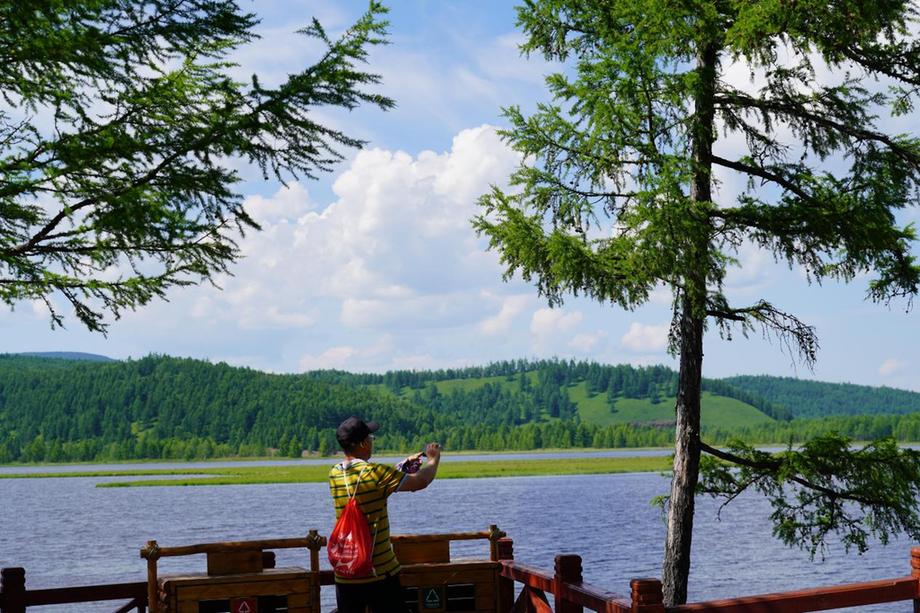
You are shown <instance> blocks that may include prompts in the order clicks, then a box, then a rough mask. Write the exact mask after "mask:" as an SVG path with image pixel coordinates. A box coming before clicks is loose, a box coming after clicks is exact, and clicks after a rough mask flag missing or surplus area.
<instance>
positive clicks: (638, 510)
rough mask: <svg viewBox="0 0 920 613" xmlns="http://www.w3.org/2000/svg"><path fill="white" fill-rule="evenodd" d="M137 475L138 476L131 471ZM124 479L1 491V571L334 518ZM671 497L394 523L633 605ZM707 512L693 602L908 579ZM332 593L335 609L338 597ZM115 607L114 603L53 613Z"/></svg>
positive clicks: (42, 483)
mask: <svg viewBox="0 0 920 613" xmlns="http://www.w3.org/2000/svg"><path fill="white" fill-rule="evenodd" d="M633 454H634V452H633ZM540 457H545V456H543V455H541V456H540ZM487 459H488V460H489V461H501V460H500V459H498V458H496V457H495V456H490V457H488V458H487ZM326 462H328V460H326ZM206 465H207V466H216V465H217V464H213V463H208V464H206ZM164 466H175V465H164ZM181 466H183V467H188V466H189V465H186V464H183V465H181ZM131 467H138V468H139V466H136V465H132V466H121V467H119V468H131ZM76 468H77V469H80V470H91V469H96V468H98V467H95V466H93V467H90V466H79V467H76ZM2 470H3V472H23V470H22V468H12V469H10V468H5V469H2ZM42 470H45V471H47V470H48V468H47V467H45V468H43V469H42ZM54 470H57V468H54ZM134 478H135V479H136V477H134ZM118 479H121V478H119V477H108V478H83V477H73V478H50V479H3V480H0V567H7V566H22V567H24V568H25V569H26V573H27V574H26V578H27V579H26V580H27V585H28V586H29V587H32V588H40V587H57V586H69V585H80V584H95V583H113V582H122V581H143V580H144V579H145V563H144V560H142V559H141V558H140V557H139V553H138V551H139V549H140V548H141V547H142V546H143V545H144V543H145V542H146V541H147V540H150V539H156V540H157V541H158V542H159V544H160V545H161V546H174V545H185V544H191V543H198V542H205V541H219V540H244V539H260V538H274V537H294V536H302V535H305V534H306V533H307V531H308V530H309V529H311V528H315V529H318V530H319V532H320V533H321V534H324V535H328V534H329V531H330V530H331V528H332V524H333V519H334V515H333V511H332V505H331V503H330V501H329V492H328V488H327V486H326V485H325V484H322V483H310V484H282V485H246V486H214V487H150V488H96V487H95V484H96V483H100V482H106V481H112V480H118ZM667 488H668V480H667V479H666V478H664V477H662V476H661V475H658V474H651V473H648V474H629V475H584V476H567V477H518V478H489V479H458V480H442V481H435V483H433V484H432V485H431V486H430V487H429V488H428V489H427V490H425V491H422V492H417V493H401V494H397V495H395V496H394V497H393V498H391V501H390V515H391V522H392V525H393V530H394V532H395V533H403V534H405V533H424V532H452V531H471V530H484V529H486V528H487V526H488V525H489V524H497V525H498V526H499V527H500V528H501V529H502V530H505V531H506V532H507V533H508V535H509V536H510V537H512V538H513V539H514V550H515V558H516V559H517V560H519V561H522V562H525V563H527V564H529V565H533V566H537V567H542V568H545V569H547V570H550V569H552V566H553V556H554V555H555V554H556V553H561V552H570V553H577V554H579V555H581V556H582V558H583V566H584V578H585V581H588V582H590V583H593V584H596V585H599V586H602V587H604V588H607V589H609V590H612V591H615V592H618V593H622V594H626V593H628V591H629V580H630V579H631V578H634V577H646V576H660V563H661V554H662V548H663V542H664V522H663V519H662V517H661V514H660V512H659V510H658V509H657V508H655V507H652V506H651V505H650V503H649V500H650V499H651V498H652V497H653V496H655V495H658V494H662V493H665V492H666V491H667ZM697 509H698V510H697V516H696V517H697V518H696V530H695V533H694V543H693V566H692V574H691V579H690V599H691V600H702V599H710V598H721V597H729V596H739V595H744V594H757V593H764V592H771V591H780V590H788V589H795V588H804V587H812V586H817V585H824V584H834V583H845V582H852V581H868V580H874V579H883V578H890V577H897V576H903V575H907V574H909V573H910V546H911V543H909V542H907V541H906V540H900V541H896V542H893V543H891V544H890V545H888V546H885V547H883V546H880V545H876V546H874V547H872V548H871V549H870V551H869V552H868V553H867V554H865V555H862V556H858V555H856V554H851V555H846V554H844V551H843V548H842V547H832V548H831V550H830V551H829V552H827V556H826V558H825V559H824V560H823V561H822V560H815V561H811V560H810V559H809V557H808V554H807V553H806V552H802V551H799V550H796V549H789V548H787V547H784V546H783V545H781V544H780V543H779V542H777V541H776V540H775V539H774V538H773V537H772V536H771V532H770V525H769V522H768V516H769V506H768V505H767V504H766V502H765V501H764V500H762V499H761V498H759V497H756V496H753V495H752V496H747V497H741V498H740V499H738V500H736V501H735V502H733V503H732V504H731V505H729V506H728V507H726V508H725V509H724V510H723V512H722V515H721V520H719V519H717V517H716V510H717V509H718V503H717V502H715V501H712V500H709V499H700V500H699V502H698V505H697ZM456 545H458V546H455V549H454V555H455V556H457V555H459V556H462V557H468V556H472V555H483V556H485V555H487V544H486V543H484V542H470V543H459V544H456ZM278 565H279V566H283V565H300V566H308V565H309V562H308V558H307V556H306V553H305V552H303V553H301V552H291V551H288V552H284V551H279V552H278ZM160 567H161V572H163V573H169V572H177V571H184V570H194V571H203V570H204V558H203V556H192V557H186V558H167V559H164V560H161V562H160ZM324 592H325V597H324V601H325V603H326V605H327V606H326V607H325V609H326V610H328V609H330V608H332V604H331V599H332V598H333V595H332V591H331V590H324ZM115 608H116V606H115V605H113V604H104V605H100V606H98V607H97V606H94V605H80V606H78V607H54V608H46V609H43V610H46V611H49V612H50V611H57V612H61V613H63V612H68V613H76V612H77V611H80V612H87V613H88V612H96V611H106V612H111V611H112V610H114V609H115ZM31 610H32V609H30V611H31ZM36 610H39V609H36ZM863 610H866V611H868V610H873V611H905V612H906V611H910V610H912V607H911V605H910V603H897V604H893V605H885V606H879V607H874V608H872V609H869V608H865V609H863Z"/></svg>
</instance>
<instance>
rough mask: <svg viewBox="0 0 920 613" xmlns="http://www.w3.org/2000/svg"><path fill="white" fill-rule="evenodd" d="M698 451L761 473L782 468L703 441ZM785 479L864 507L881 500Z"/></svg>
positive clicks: (795, 477)
mask: <svg viewBox="0 0 920 613" xmlns="http://www.w3.org/2000/svg"><path fill="white" fill-rule="evenodd" d="M700 449H701V450H702V451H705V452H706V453H708V454H709V455H711V456H713V457H716V458H719V459H720V460H723V461H725V462H731V463H732V464H737V465H738V466H746V467H747V468H753V469H756V470H757V471H761V472H767V473H770V474H777V473H779V472H780V469H782V468H783V461H782V460H781V459H777V458H773V457H770V458H769V459H758V460H752V459H750V458H747V457H744V456H741V455H737V454H734V453H729V452H727V451H722V450H721V449H717V448H715V447H711V446H709V445H707V444H706V443H704V442H703V441H700ZM786 478H787V479H788V480H790V481H792V482H794V483H798V484H799V485H801V486H804V487H807V488H808V489H810V490H813V491H815V492H819V493H821V494H823V495H825V496H828V497H830V498H831V499H834V500H837V499H839V500H850V501H853V502H859V503H861V504H865V505H873V504H879V503H880V502H881V499H872V498H866V497H865V496H860V495H858V494H854V493H852V492H849V491H841V490H836V489H833V488H830V487H825V486H823V485H820V484H817V483H812V482H811V481H809V480H808V479H805V478H804V477H801V476H799V475H789V476H788V477H786ZM753 482H754V481H753V480H751V481H749V482H748V483H747V485H745V486H744V488H747V487H749V486H750V485H752V484H753ZM740 493H741V492H740V491H739V492H737V493H736V494H734V495H733V496H732V498H734V497H735V496H737V494H740Z"/></svg>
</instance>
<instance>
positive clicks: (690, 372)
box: [661, 45, 717, 606]
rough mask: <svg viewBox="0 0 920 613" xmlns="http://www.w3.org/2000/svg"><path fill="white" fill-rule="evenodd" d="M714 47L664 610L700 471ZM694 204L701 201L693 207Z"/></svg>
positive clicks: (683, 584)
mask: <svg viewBox="0 0 920 613" xmlns="http://www.w3.org/2000/svg"><path fill="white" fill-rule="evenodd" d="M716 64H717V48H716V47H715V46H714V45H708V46H706V47H704V48H702V49H700V51H699V53H698V54H697V70H698V72H699V75H700V79H699V82H698V85H697V90H696V92H695V96H694V111H695V113H694V114H695V120H696V121H695V125H694V128H693V136H692V142H693V152H692V153H693V161H694V165H695V167H694V174H693V182H692V183H691V185H690V200H691V201H692V202H691V206H690V212H689V213H690V215H692V216H693V217H694V219H695V220H696V221H697V222H698V224H699V225H698V230H697V232H695V233H694V236H691V237H687V238H689V247H688V250H687V254H686V260H685V271H684V274H683V281H684V287H683V289H682V293H681V303H680V313H679V315H678V316H679V318H680V320H679V322H678V324H679V325H678V330H679V333H680V339H679V341H680V342H679V347H680V375H679V379H678V387H677V403H676V406H675V407H674V410H675V417H676V427H675V432H674V474H673V476H672V478H671V496H670V498H669V501H668V533H667V538H666V540H665V551H664V563H663V564H662V572H661V574H662V588H663V592H664V602H665V605H667V606H674V605H679V604H684V603H686V602H687V583H688V579H689V577H690V546H691V542H692V540H693V510H694V496H695V493H696V484H697V481H698V479H699V471H700V391H701V384H702V376H703V325H704V322H705V318H706V287H707V285H706V276H707V275H706V273H707V271H708V269H709V255H708V249H709V240H710V232H709V231H710V228H709V222H708V215H707V211H706V209H708V207H709V206H710V205H709V203H710V202H711V201H712V182H711V174H710V173H711V168H712V142H713V127H714V109H713V96H714V94H715V78H716ZM696 203H700V205H699V206H697V204H696Z"/></svg>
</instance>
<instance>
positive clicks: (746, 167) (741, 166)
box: [710, 155, 813, 217]
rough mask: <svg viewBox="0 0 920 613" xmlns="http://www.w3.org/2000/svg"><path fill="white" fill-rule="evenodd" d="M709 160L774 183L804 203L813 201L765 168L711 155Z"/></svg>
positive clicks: (793, 185) (778, 175) (716, 212)
mask: <svg viewBox="0 0 920 613" xmlns="http://www.w3.org/2000/svg"><path fill="white" fill-rule="evenodd" d="M710 159H711V160H712V162H713V163H714V164H716V165H718V166H722V167H724V168H729V169H731V170H736V171H738V172H742V173H745V174H747V175H750V176H753V177H760V178H761V179H765V180H767V181H770V182H772V183H775V184H777V185H779V186H780V187H782V188H783V189H785V190H786V191H789V192H791V193H793V194H795V195H796V196H798V197H799V198H801V199H802V200H803V201H804V202H810V201H812V199H813V197H812V195H811V194H809V193H808V192H806V191H805V190H803V189H802V188H801V187H800V186H799V185H798V184H796V183H795V182H793V181H790V180H789V179H787V178H786V177H783V176H782V175H780V174H777V173H775V172H771V171H769V170H767V169H766V168H763V167H759V166H753V165H751V164H745V163H743V162H741V161H733V160H727V159H725V158H723V157H719V156H717V155H713V156H712V157H711V158H710ZM713 216H715V217H719V216H721V212H720V211H719V210H716V211H713Z"/></svg>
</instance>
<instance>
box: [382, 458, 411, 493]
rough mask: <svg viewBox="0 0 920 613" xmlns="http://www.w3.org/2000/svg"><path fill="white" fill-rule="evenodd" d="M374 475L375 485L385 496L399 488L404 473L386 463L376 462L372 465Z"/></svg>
mask: <svg viewBox="0 0 920 613" xmlns="http://www.w3.org/2000/svg"><path fill="white" fill-rule="evenodd" d="M374 473H375V474H374V476H375V477H376V478H377V487H379V488H380V489H381V490H382V491H383V493H384V495H385V496H389V495H390V494H392V493H393V492H395V491H396V490H398V489H399V486H400V485H401V484H402V481H403V479H404V478H405V476H406V473H404V472H402V471H401V470H396V469H395V468H393V467H392V466H387V465H386V464H377V465H375V466H374Z"/></svg>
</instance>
